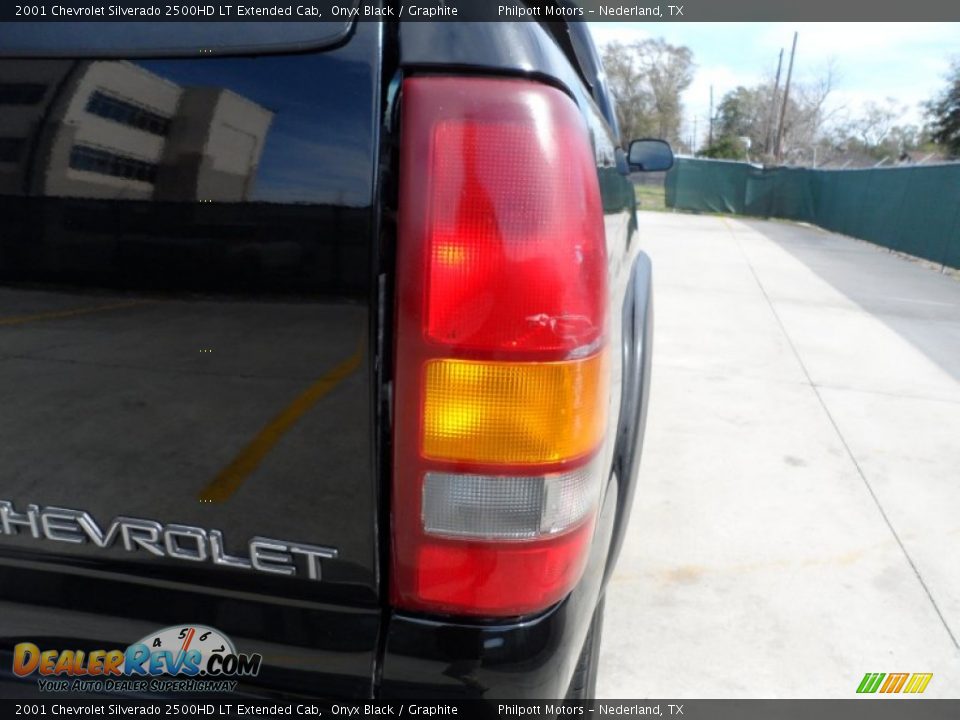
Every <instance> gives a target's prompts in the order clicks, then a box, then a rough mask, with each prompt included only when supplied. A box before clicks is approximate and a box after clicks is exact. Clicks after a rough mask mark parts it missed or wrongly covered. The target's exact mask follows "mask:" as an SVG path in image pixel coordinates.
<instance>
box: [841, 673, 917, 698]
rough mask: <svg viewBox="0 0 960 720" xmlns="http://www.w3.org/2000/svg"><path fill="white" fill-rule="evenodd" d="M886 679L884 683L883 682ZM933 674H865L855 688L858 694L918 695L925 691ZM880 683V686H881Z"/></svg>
mask: <svg viewBox="0 0 960 720" xmlns="http://www.w3.org/2000/svg"><path fill="white" fill-rule="evenodd" d="M884 678H886V682H884ZM931 678H933V673H913V674H912V675H911V674H910V673H890V674H889V675H887V674H885V673H867V674H866V675H864V676H863V680H861V681H860V685H858V686H857V692H858V693H875V692H877V690H879V691H880V692H881V693H886V694H891V693H898V692H901V691H903V692H904V693H913V694H919V693H922V692H923V691H924V690H926V689H927V685H929V684H930V680H931ZM881 683H882V685H881Z"/></svg>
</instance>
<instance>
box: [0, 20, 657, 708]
mask: <svg viewBox="0 0 960 720" xmlns="http://www.w3.org/2000/svg"><path fill="white" fill-rule="evenodd" d="M0 32H2V34H3V38H2V40H3V42H2V43H0V45H2V47H3V48H4V49H3V51H2V52H3V57H2V58H0V218H2V227H3V230H2V234H0V387H2V403H0V608H2V610H0V695H4V696H11V695H16V696H19V697H27V696H29V695H30V694H31V693H36V692H37V679H38V677H39V678H42V677H43V676H44V666H45V664H46V665H49V667H47V670H50V672H49V673H47V674H48V675H51V676H54V677H57V676H58V675H57V674H56V673H54V672H53V670H51V668H53V669H54V670H55V669H56V668H55V667H54V665H55V663H56V662H57V658H59V659H60V660H63V656H62V655H59V656H54V655H51V656H49V657H48V659H47V660H44V659H43V657H42V656H41V653H42V652H44V651H45V649H47V648H61V649H62V648H69V649H70V650H72V651H74V652H75V654H74V655H73V659H72V660H71V661H70V662H73V663H75V664H77V665H83V667H84V668H86V669H90V668H91V667H94V668H95V669H96V670H97V671H98V672H99V673H100V674H101V675H109V674H110V673H117V674H120V673H121V672H122V670H121V669H118V668H121V667H125V666H121V665H118V664H117V663H121V662H128V663H129V662H130V656H129V653H128V655H127V657H126V659H125V660H124V659H123V654H122V652H120V651H118V653H119V654H117V655H116V656H114V655H111V651H110V650H109V649H110V648H120V649H121V650H122V649H123V648H131V647H137V648H140V647H144V648H147V649H146V650H144V651H143V652H144V653H145V654H144V655H143V656H142V657H141V656H139V655H137V658H140V659H138V660H137V663H140V660H141V659H142V658H147V657H148V656H151V655H150V653H152V652H153V651H154V650H156V651H157V654H158V657H159V660H157V662H160V663H161V665H160V666H159V667H160V668H161V669H167V670H169V667H170V663H173V662H174V661H179V660H178V658H180V659H183V658H186V659H185V660H183V662H186V663H187V666H188V667H193V666H195V665H196V662H195V660H194V658H203V659H204V662H205V664H204V665H202V666H201V667H203V668H206V670H207V671H209V672H207V673H206V675H204V676H209V675H211V674H215V670H214V666H213V665H211V664H209V663H207V662H206V661H208V660H209V659H210V657H212V655H211V653H212V654H216V653H217V652H220V653H227V654H229V653H230V652H232V651H233V650H234V649H235V650H236V653H239V655H238V656H237V657H239V658H240V659H239V660H237V659H236V658H232V659H229V662H228V661H227V659H225V656H221V657H217V658H215V660H216V661H217V663H219V664H220V665H221V666H224V668H225V669H224V672H225V673H227V674H230V672H232V671H236V670H237V668H240V672H239V674H238V673H236V672H234V675H235V676H236V677H237V678H239V684H238V686H237V692H242V693H244V694H246V696H248V697H250V696H262V697H282V696H316V697H328V698H337V697H360V698H363V697H378V698H396V697H420V698H426V697H449V698H452V697H467V696H477V697H486V698H522V697H530V698H564V697H584V696H589V695H590V693H591V692H592V687H593V680H594V677H595V668H596V663H597V651H598V648H599V628H600V623H601V618H602V608H603V602H602V599H603V592H604V585H605V582H606V580H607V579H608V577H609V575H610V573H611V571H612V568H613V566H614V563H615V560H616V557H617V552H618V549H619V546H620V543H621V539H622V537H623V532H624V527H625V525H626V523H627V520H628V516H629V510H630V505H631V498H632V496H633V492H634V486H635V484H636V475H637V466H638V462H639V453H640V444H641V439H642V434H643V426H644V419H645V408H646V401H647V387H648V377H649V365H650V341H651V329H652V322H651V318H652V315H651V305H650V302H651V300H650V298H651V295H650V282H651V280H650V277H651V270H650V263H649V260H648V259H647V257H646V256H645V255H644V254H643V253H642V252H641V251H640V249H639V247H638V238H637V224H636V222H637V221H636V212H635V206H636V203H635V200H634V195H633V188H632V185H631V184H630V182H629V180H628V178H627V174H628V172H629V171H630V169H631V168H632V169H634V170H644V169H646V170H651V169H659V170H662V169H666V168H668V167H669V165H670V164H671V163H672V156H671V154H670V151H669V148H668V147H667V146H666V145H665V144H663V143H660V142H659V141H649V140H644V141H638V142H636V143H634V144H632V145H631V147H630V151H629V153H628V154H625V153H624V151H623V150H622V149H621V143H620V138H619V137H618V130H617V123H616V118H615V114H614V108H613V103H612V100H611V98H610V96H609V94H608V90H607V88H606V85H605V83H604V79H603V73H602V70H601V67H600V64H599V61H598V58H597V54H596V51H595V49H594V47H593V44H592V42H591V40H590V38H589V35H588V34H587V28H586V25H585V24H578V23H571V24H567V23H564V22H554V23H538V22H518V23H455V22H443V23H425V22H420V23H393V22H386V23H385V22H343V23H333V22H330V23H320V24H305V25H297V24H287V23H281V24H270V23H237V24H235V25H222V24H216V23H213V24H203V23H196V24H163V23H157V24H152V25H150V24H128V23H102V24H101V23H86V24H82V25H74V26H58V25H40V24H36V25H31V24H18V25H17V26H16V27H14V26H12V25H11V26H7V27H6V28H4V29H3V30H2V31H0ZM201 49H203V51H202V52H201ZM628 155H629V157H628ZM163 628H167V630H162V629H163ZM178 628H180V629H179V631H178ZM141 639H142V644H141V643H140V641H141ZM231 643H232V644H233V645H231ZM168 648H169V650H168ZM76 651H80V652H79V653H76ZM137 652H139V650H138V651H137ZM171 652H172V654H170V653H171ZM178 652H179V653H180V655H177V653H178ZM163 653H167V654H166V655H164V656H162V657H160V656H161V655H162V654H163ZM245 654H246V655H245ZM254 655H259V656H260V659H259V660H257V661H256V662H253V661H251V660H249V658H250V657H253V656H254ZM151 657H152V656H151ZM245 657H246V658H247V660H244V658H245ZM63 662H64V663H66V665H65V666H64V667H69V666H70V662H67V661H66V660H63ZM144 662H147V661H146V660H145V661H144ZM150 662H152V661H150ZM197 662H199V661H197ZM163 663H167V665H164V664H163ZM244 663H247V664H246V665H245V664H244ZM250 663H253V664H250ZM148 664H149V663H148ZM254 665H256V668H254V667H253V666H254ZM142 666H143V667H144V668H145V667H146V665H142ZM227 666H229V667H227ZM244 668H245V669H246V671H244ZM154 669H156V668H154ZM254 669H255V670H256V672H253V671H252V670H254ZM68 675H69V673H68ZM128 675H129V673H128ZM135 676H136V674H135ZM117 687H121V686H117Z"/></svg>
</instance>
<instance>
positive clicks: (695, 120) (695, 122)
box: [692, 106, 702, 155]
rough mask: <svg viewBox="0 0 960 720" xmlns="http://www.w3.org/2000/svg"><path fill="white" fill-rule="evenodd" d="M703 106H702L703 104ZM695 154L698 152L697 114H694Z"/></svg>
mask: <svg viewBox="0 0 960 720" xmlns="http://www.w3.org/2000/svg"><path fill="white" fill-rule="evenodd" d="M701 107H702V106H701ZM692 144H693V154H694V155H696V154H697V116H696V115H694V116H693V143H692Z"/></svg>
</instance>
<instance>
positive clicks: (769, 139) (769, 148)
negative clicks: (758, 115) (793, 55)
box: [763, 48, 783, 155]
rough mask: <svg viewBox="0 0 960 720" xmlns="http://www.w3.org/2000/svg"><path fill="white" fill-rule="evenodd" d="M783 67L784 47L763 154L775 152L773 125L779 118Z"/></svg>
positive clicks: (778, 63)
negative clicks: (778, 103) (778, 102)
mask: <svg viewBox="0 0 960 720" xmlns="http://www.w3.org/2000/svg"><path fill="white" fill-rule="evenodd" d="M782 68H783V48H780V59H779V60H777V79H776V80H774V81H773V98H772V99H771V100H770V118H769V120H767V136H766V138H765V139H764V141H763V154H764V155H770V153H772V152H773V126H774V123H775V122H776V120H777V100H778V99H779V96H780V70H781V69H782Z"/></svg>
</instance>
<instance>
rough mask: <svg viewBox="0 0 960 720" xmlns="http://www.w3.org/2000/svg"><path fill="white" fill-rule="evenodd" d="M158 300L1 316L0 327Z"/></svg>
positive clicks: (129, 301) (57, 318)
mask: <svg viewBox="0 0 960 720" xmlns="http://www.w3.org/2000/svg"><path fill="white" fill-rule="evenodd" d="M153 302H156V300H128V301H126V302H121V303H111V304H109V305H92V306H90V307H82V308H73V309H72V310H54V311H52V312H45V313H37V314H35V315H20V316H19V317H17V316H14V317H7V318H4V317H0V327H8V326H10V325H25V324H27V323H31V322H39V321H41V320H59V319H60V318H68V317H76V316H77V315H90V314H91V313H98V312H106V311H107V310H120V309H121V308H128V307H135V306H137V305H146V304H148V303H153Z"/></svg>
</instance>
